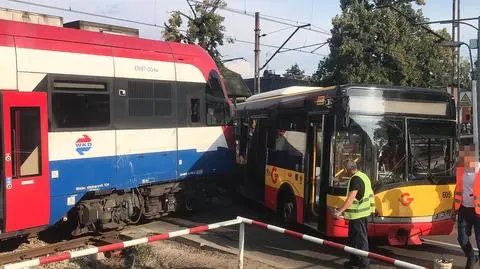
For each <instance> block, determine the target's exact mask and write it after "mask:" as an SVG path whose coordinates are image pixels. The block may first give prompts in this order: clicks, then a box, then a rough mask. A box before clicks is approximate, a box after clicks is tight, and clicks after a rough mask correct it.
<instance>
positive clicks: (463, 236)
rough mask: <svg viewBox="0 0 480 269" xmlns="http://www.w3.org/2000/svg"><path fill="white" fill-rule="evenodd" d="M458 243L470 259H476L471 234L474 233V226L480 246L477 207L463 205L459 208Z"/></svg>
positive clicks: (479, 219) (479, 225)
mask: <svg viewBox="0 0 480 269" xmlns="http://www.w3.org/2000/svg"><path fill="white" fill-rule="evenodd" d="M457 228H458V238H457V240H458V243H459V244H460V246H461V247H462V250H463V252H464V253H465V256H467V258H468V259H469V260H472V261H473V260H474V259H475V253H474V252H473V248H472V244H470V239H469V237H470V235H471V234H472V228H473V230H474V231H475V241H476V242H477V246H480V216H477V214H476V213H475V209H474V208H473V207H472V208H469V207H464V206H463V205H462V206H461V207H460V209H459V210H458V221H457Z"/></svg>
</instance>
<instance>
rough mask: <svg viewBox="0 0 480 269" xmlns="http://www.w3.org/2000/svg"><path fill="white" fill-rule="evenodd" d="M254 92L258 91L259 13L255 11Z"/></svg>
mask: <svg viewBox="0 0 480 269" xmlns="http://www.w3.org/2000/svg"><path fill="white" fill-rule="evenodd" d="M253 85H254V92H255V93H260V13H259V12H255V79H254V82H253Z"/></svg>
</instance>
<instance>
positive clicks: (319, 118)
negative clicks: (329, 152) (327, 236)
mask: <svg viewBox="0 0 480 269" xmlns="http://www.w3.org/2000/svg"><path fill="white" fill-rule="evenodd" d="M324 126H325V116H324V115H316V116H313V117H310V119H309V124H308V138H307V139H308V142H307V150H308V156H309V157H308V158H307V159H306V161H307V162H308V163H307V165H306V167H307V169H306V170H305V179H306V184H305V198H306V199H305V200H304V202H305V215H304V223H305V225H308V226H310V227H312V228H314V229H318V228H319V227H318V224H319V223H320V222H322V221H321V220H320V219H319V216H323V215H322V212H323V211H324V210H322V208H321V206H320V205H321V204H324V202H323V203H322V200H323V199H322V193H324V192H325V191H326V190H323V188H322V184H321V183H322V180H321V179H322V175H323V173H324V172H323V171H322V170H323V168H322V167H323V159H324V149H323V147H324Z"/></svg>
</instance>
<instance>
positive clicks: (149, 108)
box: [128, 81, 172, 117]
mask: <svg viewBox="0 0 480 269" xmlns="http://www.w3.org/2000/svg"><path fill="white" fill-rule="evenodd" d="M171 114H172V84H170V83H164V82H156V83H153V82H149V81H129V82H128V115H129V116H130V117H155V116H170V115H171Z"/></svg>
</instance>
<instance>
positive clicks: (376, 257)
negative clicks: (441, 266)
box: [241, 218, 428, 269]
mask: <svg viewBox="0 0 480 269" xmlns="http://www.w3.org/2000/svg"><path fill="white" fill-rule="evenodd" d="M241 219H242V222H243V223H247V224H251V225H254V226H257V227H261V228H264V229H268V230H270V231H275V232H278V233H283V234H287V235H290V236H292V237H295V238H299V239H303V240H306V241H310V242H312V243H316V244H319V245H324V246H328V247H333V248H336V249H340V250H343V251H345V252H348V253H350V254H355V255H358V256H363V257H368V258H370V259H374V260H378V261H381V262H384V263H388V264H392V265H396V266H398V267H403V268H411V269H425V268H428V267H424V266H419V265H415V264H412V263H408V262H404V261H400V260H396V259H393V258H390V257H387V256H383V255H380V254H376V253H372V252H368V251H364V250H360V249H356V248H352V247H349V246H345V245H342V244H338V243H335V242H332V241H328V240H323V239H320V238H317V237H313V236H310V235H306V234H302V233H298V232H295V231H291V230H287V229H284V228H280V227H277V226H273V225H270V224H266V223H263V222H260V221H256V220H251V219H247V218H241Z"/></svg>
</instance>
